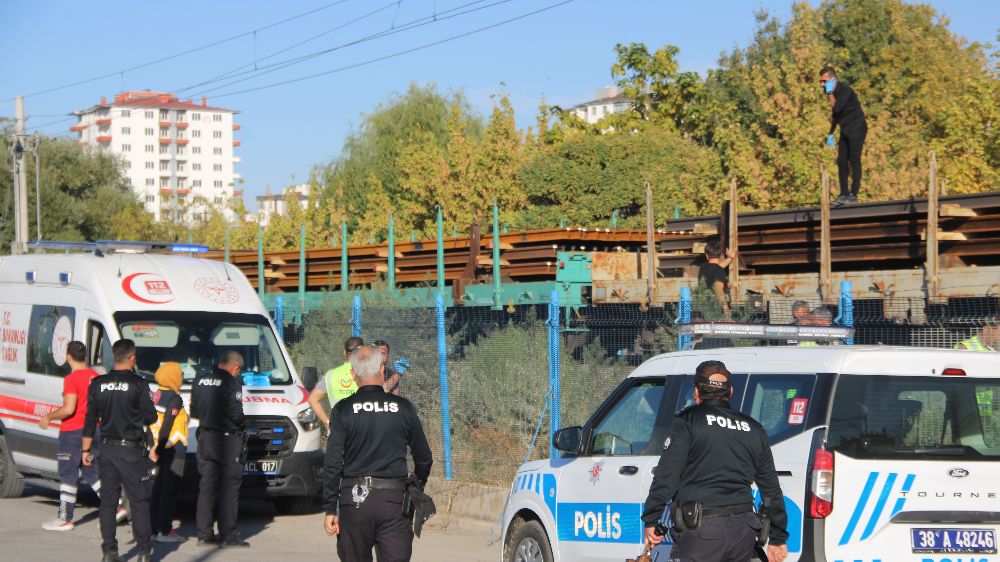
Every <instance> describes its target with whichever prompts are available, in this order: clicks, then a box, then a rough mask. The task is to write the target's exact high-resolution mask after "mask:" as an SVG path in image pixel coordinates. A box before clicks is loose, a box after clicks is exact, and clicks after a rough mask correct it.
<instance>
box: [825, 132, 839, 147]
mask: <svg viewBox="0 0 1000 562" xmlns="http://www.w3.org/2000/svg"><path fill="white" fill-rule="evenodd" d="M826 144H827V146H829V147H830V148H833V147H835V146H837V143H836V141H834V140H833V135H827V137H826Z"/></svg>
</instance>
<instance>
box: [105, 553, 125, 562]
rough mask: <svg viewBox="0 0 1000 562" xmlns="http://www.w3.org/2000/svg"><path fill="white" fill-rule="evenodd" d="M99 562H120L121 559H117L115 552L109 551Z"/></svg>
mask: <svg viewBox="0 0 1000 562" xmlns="http://www.w3.org/2000/svg"><path fill="white" fill-rule="evenodd" d="M101 562H122V559H121V558H119V557H118V551H117V550H110V551H108V552H105V553H104V556H103V557H101Z"/></svg>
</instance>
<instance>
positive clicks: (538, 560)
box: [504, 521, 552, 562]
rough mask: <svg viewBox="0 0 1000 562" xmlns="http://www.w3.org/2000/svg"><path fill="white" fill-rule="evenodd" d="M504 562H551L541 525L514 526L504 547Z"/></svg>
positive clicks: (518, 524)
mask: <svg viewBox="0 0 1000 562" xmlns="http://www.w3.org/2000/svg"><path fill="white" fill-rule="evenodd" d="M504 562H552V547H551V546H549V539H548V536H546V534H545V529H543V528H542V525H541V523H539V522H538V521H521V522H520V523H515V524H514V528H513V529H511V532H510V535H509V538H508V539H507V544H506V545H505V546H504Z"/></svg>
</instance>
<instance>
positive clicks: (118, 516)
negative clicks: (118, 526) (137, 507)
mask: <svg viewBox="0 0 1000 562" xmlns="http://www.w3.org/2000/svg"><path fill="white" fill-rule="evenodd" d="M127 518H128V510H127V509H125V507H124V506H121V507H119V508H118V512H117V513H115V521H116V522H117V523H121V522H122V521H124V520H125V519H127Z"/></svg>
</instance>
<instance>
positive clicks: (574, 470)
mask: <svg viewBox="0 0 1000 562" xmlns="http://www.w3.org/2000/svg"><path fill="white" fill-rule="evenodd" d="M709 359H716V360H721V361H724V362H725V363H726V365H727V366H728V367H729V370H730V371H731V372H732V373H733V374H734V378H733V385H734V395H733V400H732V405H733V407H734V408H739V409H740V410H741V411H742V412H743V413H745V414H747V415H750V416H752V417H753V418H755V419H757V420H759V421H760V422H761V424H762V425H763V426H764V428H765V429H766V430H767V433H768V435H769V437H770V442H771V445H772V450H773V452H774V458H775V465H776V468H777V471H778V476H779V480H780V482H781V487H782V490H783V491H784V494H785V505H786V509H787V511H788V532H789V539H788V543H787V544H788V551H789V558H788V560H791V561H800V562H804V561H816V562H855V561H863V562H876V561H881V562H890V561H891V562H898V561H914V562H997V561H1000V556H998V555H997V538H998V537H997V534H998V532H1000V354H998V353H989V352H971V351H953V350H932V349H916V348H885V347H883V348H875V347H853V346H829V347H826V346H824V347H761V348H740V349H735V348H734V349H714V350H704V351H684V352H675V353H669V354H665V355H660V356H658V357H654V358H652V359H650V360H648V361H646V362H645V363H643V364H642V365H640V366H639V367H638V368H637V369H635V371H634V372H633V373H632V374H631V375H629V377H628V378H627V379H625V381H624V382H623V383H622V384H621V385H620V386H619V387H618V388H617V389H616V390H615V391H614V392H613V393H612V394H611V396H610V397H609V398H608V399H607V400H606V401H605V402H604V403H603V404H602V405H601V406H600V407H599V408H598V409H597V411H596V412H594V414H593V415H592V416H591V418H590V420H589V421H588V422H587V423H586V424H585V425H584V426H583V427H568V428H564V429H561V430H559V431H558V432H557V433H556V435H555V437H554V442H555V445H556V447H557V448H559V449H560V450H561V451H563V453H562V455H561V456H562V458H556V459H546V460H539V461H533V462H529V463H526V464H524V465H522V466H521V467H520V468H519V470H518V473H517V476H516V478H515V480H514V483H513V486H512V488H511V492H510V497H509V500H508V505H507V507H506V509H505V511H504V516H503V533H504V535H503V551H502V555H501V556H502V560H503V561H504V562H513V561H517V562H529V561H530V562H552V561H572V562H586V561H597V560H601V561H608V560H618V561H622V560H625V559H626V558H628V557H634V556H636V555H637V554H638V553H639V552H640V551H641V549H642V541H643V523H642V521H641V520H640V515H641V512H642V507H643V502H644V501H645V498H646V495H647V493H648V491H649V487H650V483H651V482H652V471H653V467H655V465H656V463H657V461H658V458H659V454H660V452H661V450H662V448H663V443H664V440H665V439H666V438H667V436H668V435H669V433H670V426H671V423H672V420H673V416H674V413H675V412H677V411H678V410H680V409H682V408H684V407H687V406H688V405H690V404H692V403H693V399H692V381H693V374H694V371H695V367H697V365H698V364H699V363H701V362H702V361H706V360H709ZM755 493H756V492H755ZM662 559H664V560H665V557H663V558H662Z"/></svg>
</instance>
